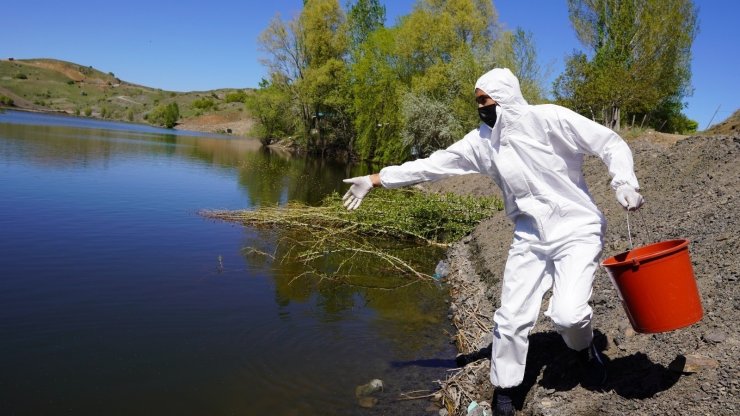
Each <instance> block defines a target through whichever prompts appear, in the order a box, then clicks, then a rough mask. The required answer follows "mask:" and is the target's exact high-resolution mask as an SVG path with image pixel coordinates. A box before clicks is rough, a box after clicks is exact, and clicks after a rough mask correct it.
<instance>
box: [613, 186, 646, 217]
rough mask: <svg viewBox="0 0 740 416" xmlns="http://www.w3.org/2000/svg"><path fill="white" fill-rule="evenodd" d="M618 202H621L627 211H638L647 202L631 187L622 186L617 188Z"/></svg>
mask: <svg viewBox="0 0 740 416" xmlns="http://www.w3.org/2000/svg"><path fill="white" fill-rule="evenodd" d="M617 201H619V203H620V204H622V206H623V207H624V208H625V209H626V210H627V211H637V209H638V208H640V207H641V206H642V204H643V203H644V202H645V200H644V199H643V198H642V195H640V194H639V193H638V192H637V191H636V190H635V188H633V187H631V186H629V185H622V186H620V187H619V188H617Z"/></svg>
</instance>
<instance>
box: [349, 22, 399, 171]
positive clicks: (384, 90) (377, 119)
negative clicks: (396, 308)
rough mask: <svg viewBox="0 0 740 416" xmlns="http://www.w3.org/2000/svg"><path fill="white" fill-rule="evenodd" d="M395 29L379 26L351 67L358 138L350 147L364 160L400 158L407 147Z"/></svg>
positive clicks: (382, 160)
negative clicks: (396, 57) (403, 135)
mask: <svg viewBox="0 0 740 416" xmlns="http://www.w3.org/2000/svg"><path fill="white" fill-rule="evenodd" d="M396 33H397V31H396V30H395V29H384V28H381V29H378V30H376V31H375V32H373V33H372V34H370V36H369V37H368V39H367V40H366V41H365V42H364V43H362V45H360V52H359V53H358V55H357V56H358V58H359V59H358V60H357V61H356V62H355V63H354V64H353V66H352V69H351V73H352V75H351V77H352V92H351V95H352V97H353V100H354V101H353V114H354V120H353V121H354V127H355V131H356V132H357V133H356V140H355V141H354V143H352V144H351V146H350V150H352V151H353V152H354V153H356V154H357V155H358V156H359V157H360V158H361V159H364V160H375V161H381V162H392V161H399V160H402V159H403V158H404V155H405V154H406V153H407V149H405V148H404V145H403V141H402V139H401V133H400V132H401V128H402V114H401V96H402V92H403V84H402V83H401V81H400V80H399V78H398V73H397V68H396V67H395V62H396V59H395V55H394V53H395V48H396V39H397V36H396Z"/></svg>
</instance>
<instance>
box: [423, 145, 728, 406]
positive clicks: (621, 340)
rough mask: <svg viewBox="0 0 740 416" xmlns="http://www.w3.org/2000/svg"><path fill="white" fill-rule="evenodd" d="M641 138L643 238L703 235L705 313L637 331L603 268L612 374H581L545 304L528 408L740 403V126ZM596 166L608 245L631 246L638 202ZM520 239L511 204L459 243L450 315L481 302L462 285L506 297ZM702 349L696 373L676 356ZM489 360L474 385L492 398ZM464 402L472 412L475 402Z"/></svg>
mask: <svg viewBox="0 0 740 416" xmlns="http://www.w3.org/2000/svg"><path fill="white" fill-rule="evenodd" d="M629 144H630V147H631V148H632V150H633V153H634V158H635V171H636V174H637V177H638V179H639V180H640V184H641V187H642V191H641V192H642V194H643V195H644V197H645V200H646V204H645V206H644V207H643V208H642V209H641V210H640V211H638V213H635V214H630V224H631V229H632V239H633V242H634V245H635V246H638V245H645V244H649V243H652V242H657V241H662V240H669V239H675V238H686V239H688V240H690V241H691V244H690V253H691V259H692V263H693V266H694V273H695V275H696V279H697V283H698V287H699V291H700V294H701V301H702V304H703V307H704V317H703V319H702V320H701V321H700V322H699V323H696V324H694V325H692V326H690V327H687V328H684V329H679V330H675V331H671V332H665V333H660V334H639V333H635V331H634V330H633V329H632V328H631V326H630V324H629V321H628V320H627V317H626V314H625V312H624V309H623V308H622V305H621V303H620V301H619V298H618V297H617V292H616V290H615V289H614V287H613V286H612V283H611V281H610V280H609V278H608V277H607V275H606V273H605V272H604V271H603V270H600V271H599V272H598V274H597V277H596V282H595V284H594V291H593V297H592V299H591V303H592V306H593V308H594V328H595V330H596V335H597V337H596V342H597V345H598V346H600V348H601V349H602V350H603V351H604V354H605V355H606V356H607V357H608V360H609V363H608V371H609V379H608V381H607V384H606V385H605V386H604V389H603V391H595V390H588V389H585V388H583V387H581V386H580V384H579V377H578V374H577V371H575V370H574V356H573V354H572V352H571V351H569V350H568V348H567V347H566V346H565V344H564V343H563V341H562V339H561V338H560V336H559V335H558V334H557V333H556V332H555V331H554V328H553V327H552V324H551V323H550V321H549V320H548V319H547V318H546V317H544V316H540V319H539V320H538V323H537V325H536V326H535V328H534V330H533V331H532V333H531V335H530V341H531V342H530V350H529V356H528V360H527V372H526V376H525V381H524V384H523V385H522V387H521V388H520V391H519V397H518V401H517V403H516V404H517V407H518V409H519V410H520V412H521V414H530V415H595V414H605V415H657V414H714V415H733V414H738V412H740V409H739V408H740V406H739V400H738V387H739V386H738V370H739V369H740V365H739V364H738V357H740V336H739V334H738V330H737V322H738V318H740V311H739V309H740V302H738V296H737V295H738V279H739V278H740V260H738V258H737V255H738V249H739V248H740V243H739V242H738V241H739V240H738V235H740V223H739V221H738V218H737V213H738V212H740V206H739V205H740V204H739V198H738V196H739V195H740V192H739V191H740V163H739V162H740V157H739V156H740V136H738V135H734V136H712V137H700V136H698V137H689V138H686V139H683V140H680V141H678V142H676V143H675V144H668V143H666V142H660V141H655V140H650V139H649V138H643V139H636V140H633V141H631V142H630V143H629ZM584 173H585V175H586V179H587V181H588V183H589V185H590V189H591V193H592V194H593V196H594V198H595V199H596V202H597V204H598V206H599V207H600V209H601V210H602V212H604V214H605V215H606V217H607V221H608V231H607V234H606V236H605V246H604V253H603V257H604V258H606V257H608V256H613V255H615V254H617V253H620V252H623V251H626V250H628V249H629V238H628V234H627V214H626V213H625V211H624V210H623V209H622V207H621V206H620V205H619V204H618V203H617V202H616V199H615V197H614V192H613V190H612V189H611V188H610V187H609V181H610V178H609V175H608V172H607V170H606V167H605V166H604V165H603V163H602V162H601V161H600V160H598V159H596V158H593V157H591V158H589V159H588V160H587V161H586V163H585V166H584ZM425 187H426V188H428V189H430V190H432V191H438V192H446V191H454V192H458V193H473V194H477V195H490V194H495V193H497V191H498V190H497V188H496V186H495V185H494V184H493V182H492V181H491V180H490V179H489V178H487V177H484V176H481V175H468V176H462V177H456V178H451V179H448V180H445V181H440V182H437V183H434V184H428V185H426V186H425ZM511 239H512V225H511V223H510V222H509V221H508V219H507V218H506V217H505V216H504V214H503V212H500V213H498V214H497V215H495V216H494V217H492V218H490V219H488V220H486V221H484V222H482V223H481V224H480V225H479V226H478V227H477V228H476V229H475V231H474V232H473V233H472V234H471V235H470V236H468V237H466V238H465V239H463V240H462V241H461V242H459V243H457V244H456V246H455V247H453V248H452V249H451V250H450V251H449V253H448V255H449V260H450V262H451V264H452V275H451V276H450V279H449V281H450V284H451V296H452V300H451V303H452V305H451V308H450V317H451V318H452V319H453V322H455V323H456V325H458V327H460V326H461V325H462V326H464V325H466V323H465V322H460V321H461V319H460V317H462V316H464V314H463V313H461V310H463V309H464V308H466V307H469V305H470V304H471V299H469V295H466V296H465V298H458V297H456V293H461V292H462V291H460V290H458V289H459V287H457V288H456V285H458V286H459V285H481V288H482V290H480V291H479V292H480V293H481V295H480V296H479V297H480V298H479V299H475V300H474V301H475V302H478V303H480V304H484V305H487V306H488V307H489V309H487V312H486V313H492V311H493V310H494V309H495V307H497V306H498V304H499V298H500V290H501V282H500V279H501V275H502V271H503V268H504V263H505V261H506V254H507V251H508V247H509V244H510V242H511ZM465 293H469V291H468V292H465ZM547 296H548V295H546V298H547ZM546 300H547V299H544V300H543V305H546V304H544V301H546ZM542 309H543V310H544V309H545V308H544V307H543V308H542ZM470 325H473V323H470ZM487 343H490V335H489V336H488V338H487V339H485V338H484V339H481V340H479V343H478V344H479V345H478V346H479V347H484V346H485V345H486V344H487ZM462 352H464V353H469V352H470V351H462ZM692 355H694V356H699V357H700V358H702V357H703V358H706V359H708V363H709V365H705V366H704V367H702V368H700V369H699V370H697V371H695V372H693V373H685V372H682V371H681V370H680V366H679V368H676V365H677V364H678V365H680V364H682V363H683V360H684V357H686V356H689V360H691V356H692ZM671 363H673V365H671ZM712 364H714V365H712ZM669 366H671V368H670V369H669ZM487 370H488V366H486V367H485V368H484V369H483V370H481V374H480V376H479V377H478V380H479V384H478V385H477V386H475V387H474V388H473V389H471V391H470V392H468V393H469V394H470V396H471V397H473V398H475V399H476V400H478V401H490V399H491V389H492V387H491V385H490V382H488V374H487ZM458 413H459V414H465V412H464V409H458Z"/></svg>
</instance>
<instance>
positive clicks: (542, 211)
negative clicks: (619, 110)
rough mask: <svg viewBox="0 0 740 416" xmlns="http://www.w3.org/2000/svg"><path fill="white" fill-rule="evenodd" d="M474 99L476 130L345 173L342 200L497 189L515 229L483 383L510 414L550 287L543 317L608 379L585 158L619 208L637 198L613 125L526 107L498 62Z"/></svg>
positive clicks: (553, 108)
mask: <svg viewBox="0 0 740 416" xmlns="http://www.w3.org/2000/svg"><path fill="white" fill-rule="evenodd" d="M475 96H476V101H477V103H478V112H479V115H480V118H481V121H482V123H481V124H480V126H479V127H478V128H476V129H475V130H473V131H471V132H470V133H468V134H467V135H465V137H463V139H462V140H460V141H458V142H456V143H454V144H452V145H451V146H450V147H448V148H447V149H445V150H438V151H436V152H434V153H433V154H431V155H430V156H429V157H427V158H424V159H417V160H414V161H411V162H406V163H404V164H402V165H400V166H388V167H385V168H383V169H382V170H380V172H379V173H377V174H373V175H368V176H362V177H356V178H351V179H345V180H344V182H346V183H349V184H352V186H351V187H350V189H349V190H348V191H347V193H346V195H345V196H344V201H345V206H346V207H347V208H348V209H350V210H353V209H356V208H357V207H359V206H360V203H361V202H362V199H363V198H364V197H365V195H367V193H368V192H369V191H370V190H371V189H372V188H373V187H374V186H381V185H382V186H383V187H386V188H397V187H402V186H406V185H411V184H415V183H419V182H423V181H434V180H437V179H441V178H444V177H448V176H452V175H464V174H469V173H483V174H487V175H489V176H491V177H492V178H493V180H494V181H495V182H496V184H497V185H498V186H499V187H500V188H501V192H502V195H503V198H504V206H505V209H506V214H507V216H508V217H509V218H510V219H511V220H512V221H513V222H514V224H515V227H514V241H513V243H512V244H511V248H510V250H509V256H508V259H507V262H506V267H505V270H504V278H503V288H502V292H501V306H500V307H499V308H498V310H496V312H495V314H494V317H493V321H494V327H493V344H492V353H491V383H492V384H493V386H494V387H495V392H496V393H495V396H496V397H495V402H496V403H495V406H494V410H495V411H496V414H513V413H514V408H513V406H512V404H511V400H510V394H511V390H510V388H511V387H515V386H517V385H519V384H520V383H521V382H522V380H523V377H524V367H525V363H526V357H527V349H528V334H529V332H530V330H531V329H532V327H533V326H534V324H535V320H536V319H537V315H538V313H539V309H540V305H541V303H542V297H543V295H544V294H545V292H546V291H547V290H549V289H550V288H552V297H551V300H550V304H549V307H548V308H547V311H546V315H547V316H548V317H550V319H552V321H553V323H554V325H555V328H556V329H557V331H558V332H559V333H560V334H561V335H562V337H563V340H564V341H565V343H566V345H567V346H568V347H570V348H571V349H573V350H576V351H579V353H578V354H579V356H580V357H581V359H582V360H583V361H584V364H585V365H586V369H587V372H589V373H590V374H591V377H592V379H593V378H595V383H593V384H599V383H603V382H604V381H605V378H606V370H605V368H604V364H603V361H602V357H601V356H600V354H599V352H598V350H597V349H596V348H595V347H594V346H593V343H592V341H593V331H592V326H591V315H592V313H591V312H592V311H591V307H590V306H589V304H588V300H589V298H590V297H591V289H592V284H593V280H594V273H595V272H596V269H597V267H598V261H599V257H600V254H601V249H602V238H603V235H604V231H605V225H606V221H605V218H604V216H603V215H602V213H601V212H600V211H599V209H598V208H597V207H596V205H595V203H594V200H593V198H592V197H591V195H590V194H589V191H588V189H587V186H586V182H585V180H584V178H583V173H582V170H581V166H582V163H583V155H585V154H592V155H596V156H598V157H599V158H601V160H602V161H603V162H604V163H605V164H606V166H607V167H608V170H609V173H610V174H611V177H612V181H611V186H612V188H613V189H614V190H615V191H616V197H617V200H618V201H619V203H620V204H621V205H622V206H623V207H624V208H626V209H628V210H636V209H638V208H639V207H640V206H641V205H642V203H643V198H642V196H641V195H640V194H639V193H638V192H637V191H638V190H639V184H638V182H637V178H636V177H635V174H634V170H633V161H632V152H631V151H630V149H629V147H628V146H627V144H626V143H625V142H624V140H622V138H620V137H619V136H618V135H617V134H616V133H614V132H613V131H612V130H610V129H608V128H607V127H604V126H602V125H600V124H598V123H596V122H594V121H591V120H589V119H587V118H585V117H583V116H581V115H579V114H577V113H575V112H573V111H571V110H569V109H567V108H564V107H561V106H558V105H553V104H545V105H528V104H527V102H526V101H525V100H524V98H523V97H522V94H521V92H520V89H519V81H518V80H517V78H516V77H515V76H514V75H513V74H512V73H511V71H509V70H508V69H504V68H497V69H493V70H491V71H489V72H487V73H486V74H484V75H483V76H481V77H480V78H479V79H478V81H477V82H476V84H475Z"/></svg>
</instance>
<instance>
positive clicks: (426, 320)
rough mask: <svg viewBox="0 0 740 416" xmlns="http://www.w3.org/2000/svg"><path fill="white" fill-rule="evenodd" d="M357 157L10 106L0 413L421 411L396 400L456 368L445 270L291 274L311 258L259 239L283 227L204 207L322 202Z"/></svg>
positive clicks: (0, 125) (1, 129)
mask: <svg viewBox="0 0 740 416" xmlns="http://www.w3.org/2000/svg"><path fill="white" fill-rule="evenodd" d="M358 173H361V172H360V170H358V169H357V168H350V167H347V166H344V165H341V164H335V163H330V162H327V161H321V160H316V159H304V158H291V157H290V156H289V155H284V154H279V153H274V152H269V151H265V150H264V149H261V148H260V146H259V143H258V142H257V141H255V140H248V139H234V138H231V137H218V136H207V135H202V134H198V133H188V132H177V131H171V130H164V129H157V128H153V127H147V126H139V125H132V124H125V123H113V122H103V121H95V120H88V119H81V118H73V117H64V116H56V115H40V114H31V113H24V112H16V111H6V112H4V113H0V414H3V415H56V414H72V415H132V414H138V415H169V414H171V415H175V414H176V415H226V414H229V415H334V414H336V415H347V414H349V415H352V414H363V415H368V414H420V413H423V409H424V408H425V407H427V406H428V404H429V402H427V401H426V400H420V401H412V402H408V401H407V402H395V401H394V399H395V398H397V397H398V394H399V393H401V392H408V391H411V390H423V389H434V388H435V387H436V385H435V383H434V381H435V380H438V379H442V378H444V377H445V373H446V369H447V368H449V367H451V362H450V359H451V358H452V357H453V356H454V354H455V351H454V348H453V347H452V346H451V345H450V343H449V334H445V330H449V328H448V323H447V321H446V314H447V312H446V304H445V290H444V289H440V288H437V287H435V286H433V285H431V286H430V285H427V284H415V285H412V286H410V287H408V288H405V289H400V290H395V291H380V290H373V289H363V288H359V287H357V286H351V285H340V284H332V283H331V282H321V283H319V282H317V281H315V280H311V279H310V278H301V279H299V280H297V281H295V282H292V283H291V280H292V279H293V277H294V276H295V275H296V274H297V273H299V272H300V265H297V264H278V263H274V262H270V261H267V259H265V258H261V257H259V256H254V255H251V256H250V255H246V254H244V250H243V249H244V248H245V247H246V246H250V245H255V244H261V245H262V246H265V247H270V246H271V245H272V246H274V244H275V243H276V241H277V239H278V238H279V237H280V235H279V234H280V232H279V231H276V230H271V231H268V230H259V229H250V228H245V227H242V226H240V225H235V224H229V223H223V222H218V221H212V220H207V219H204V218H203V217H200V216H199V215H198V214H197V212H198V210H200V209H210V208H213V209H244V208H250V207H254V206H256V205H259V204H267V203H285V202H287V201H289V200H301V201H305V202H308V203H317V202H318V201H320V200H321V199H322V198H323V197H324V196H325V195H327V194H328V193H331V192H333V191H339V192H342V191H343V190H344V188H345V186H343V184H342V183H341V179H342V178H345V177H348V176H350V175H354V174H358ZM440 256H441V253H439V252H433V254H429V261H428V263H429V268H430V269H433V267H434V264H435V263H436V261H437V260H439V258H440ZM371 270H372V269H371ZM369 273H372V271H370V272H369ZM392 278H393V277H392V276H390V277H388V279H392ZM374 378H380V379H382V380H383V381H384V382H385V383H386V389H385V391H384V392H383V393H381V394H380V395H379V396H378V397H379V399H380V403H379V404H378V406H377V407H375V408H374V409H370V410H368V409H361V408H359V407H358V405H357V403H356V399H355V397H354V389H355V386H357V385H359V384H363V383H366V382H368V381H369V380H371V379H374Z"/></svg>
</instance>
